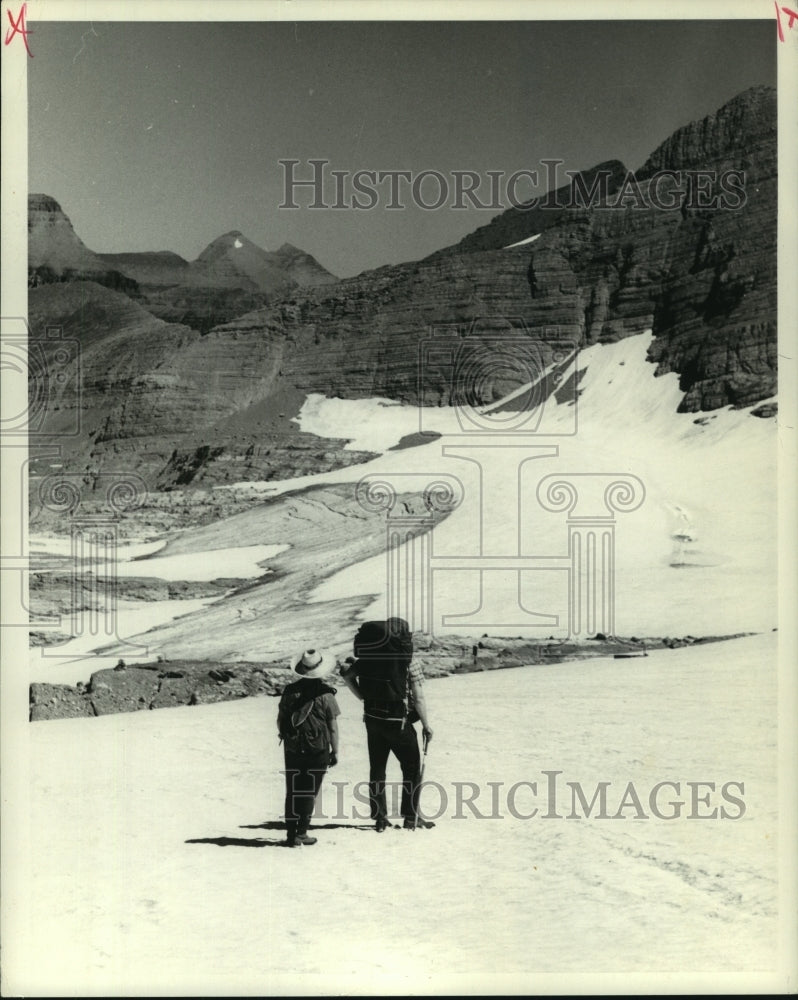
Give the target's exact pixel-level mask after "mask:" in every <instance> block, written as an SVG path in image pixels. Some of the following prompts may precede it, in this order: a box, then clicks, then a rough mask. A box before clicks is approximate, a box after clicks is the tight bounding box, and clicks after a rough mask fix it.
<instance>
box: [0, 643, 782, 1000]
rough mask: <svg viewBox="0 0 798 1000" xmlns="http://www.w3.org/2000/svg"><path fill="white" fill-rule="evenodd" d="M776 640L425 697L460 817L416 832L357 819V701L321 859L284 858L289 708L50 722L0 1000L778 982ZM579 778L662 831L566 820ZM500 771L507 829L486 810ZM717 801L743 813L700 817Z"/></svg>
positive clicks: (33, 740)
mask: <svg viewBox="0 0 798 1000" xmlns="http://www.w3.org/2000/svg"><path fill="white" fill-rule="evenodd" d="M775 648H776V643H775V635H774V634H772V633H769V634H767V635H764V636H757V637H753V638H749V639H740V640H736V641H733V642H726V643H718V644H713V645H707V646H701V647H692V648H684V649H680V650H675V651H670V650H663V651H659V652H656V653H653V654H652V655H651V656H650V657H649V658H648V659H645V660H611V659H610V660H598V661H593V662H581V663H574V664H563V665H561V666H552V667H539V668H526V669H515V670H505V671H499V672H492V673H482V674H472V675H467V676H458V677H449V678H444V679H441V680H437V681H429V682H428V683H427V698H428V702H429V705H430V712H431V719H432V723H433V726H434V729H435V737H434V740H433V742H432V744H431V747H430V752H429V757H428V763H427V771H426V777H427V778H428V779H429V781H430V782H431V784H430V785H429V786H428V787H427V788H426V789H425V791H424V794H423V798H422V803H423V806H424V808H425V809H426V811H427V813H428V814H429V813H436V812H439V811H440V810H439V802H440V801H441V800H442V799H441V796H442V794H445V795H446V796H447V798H448V805H447V806H446V808H444V810H443V815H441V816H440V818H439V819H438V821H437V826H436V828H435V829H434V830H431V831H423V832H416V833H406V832H404V831H402V830H388V831H386V832H385V834H383V835H377V834H375V833H374V832H373V831H372V830H371V829H369V828H368V823H367V822H366V821H364V820H361V819H358V818H357V817H356V816H355V815H353V812H352V810H353V808H355V809H359V810H362V806H359V805H358V804H357V802H356V801H354V799H353V797H352V785H353V784H354V783H356V782H359V781H361V780H362V779H364V778H365V777H366V776H367V754H366V749H365V745H364V739H363V729H362V723H361V722H360V719H359V712H358V708H357V706H356V704H355V701H354V699H353V698H352V697H351V695H350V694H349V693H348V692H347V691H346V690H345V689H344V690H342V691H340V692H339V695H338V700H339V703H340V705H341V708H342V710H343V715H342V719H341V723H340V726H341V734H342V736H341V755H340V756H341V762H340V764H339V766H338V767H337V768H336V769H335V770H333V771H331V773H330V775H329V777H328V779H327V780H328V784H327V787H326V795H325V796H324V798H323V800H322V801H323V803H324V806H323V808H324V812H325V816H326V818H324V819H319V820H318V821H317V825H318V829H317V831H316V832H317V836H318V838H319V840H318V844H317V845H316V846H315V847H312V848H302V849H300V850H294V851H292V850H286V849H281V843H280V842H281V840H282V836H283V835H282V832H281V829H280V823H279V820H280V815H281V808H282V801H281V795H282V793H281V776H280V774H279V773H278V772H279V770H280V767H281V758H280V752H279V749H278V744H277V740H276V733H275V728H274V719H275V711H276V702H275V701H274V700H273V699H269V698H262V699H247V700H244V701H239V702H228V703H224V704H218V705H212V706H203V707H194V708H178V709H164V710H161V711H156V712H150V713H143V712H142V713H134V714H129V715H117V716H105V717H100V718H96V719H91V720H62V721H57V722H46V723H34V724H32V725H30V726H29V727H27V734H26V735H25V742H24V744H23V747H22V749H23V750H24V752H25V758H24V759H27V760H29V763H30V814H29V820H28V821H27V822H25V821H24V817H25V813H23V814H22V817H21V818H22V819H23V822H22V825H21V827H20V829H18V830H17V831H16V833H17V840H18V841H19V843H20V854H19V855H18V864H17V866H16V868H15V869H14V872H15V873H16V876H17V877H18V878H19V880H20V881H19V883H18V884H17V883H14V881H13V878H12V879H11V880H10V882H9V884H8V887H7V891H8V892H9V893H10V899H7V902H9V903H13V905H14V907H15V909H14V912H15V913H16V914H17V917H16V920H15V931H14V934H13V936H11V937H10V938H9V939H8V940H7V941H5V942H4V975H5V993H6V995H12V994H13V995H16V992H17V991H19V992H26V993H27V994H28V995H47V996H56V995H86V996H104V995H108V996H135V995H147V994H150V995H157V994H161V993H162V994H163V995H184V996H187V995H198V996H210V995H260V996H268V995H275V994H280V993H283V994H284V993H293V994H295V995H296V994H297V993H298V994H302V993H326V994H330V993H333V994H334V993H342V994H351V995H365V994H368V993H403V992H416V993H419V992H420V993H435V992H438V993H440V992H446V991H450V992H465V993H472V994H473V993H479V992H483V991H484V992H489V993H497V992H503V991H509V992H524V993H529V992H533V991H535V990H540V989H542V988H549V989H550V988H552V984H551V981H550V979H548V978H546V976H547V974H552V973H559V974H560V975H571V976H574V975H576V976H578V975H579V974H588V973H589V974H590V975H586V978H585V979H582V980H579V979H577V981H576V983H577V986H578V987H579V988H581V989H583V990H585V989H586V990H588V991H589V992H596V985H597V980H596V974H605V973H612V972H623V973H627V974H632V973H638V972H639V973H643V972H652V973H656V977H655V978H654V979H651V980H647V982H648V983H649V985H650V984H652V983H656V984H658V985H660V986H661V985H662V984H663V983H664V982H665V981H666V977H667V976H669V975H671V974H676V973H685V974H690V977H689V979H688V981H689V982H691V983H693V984H695V983H699V984H700V983H701V982H703V983H704V984H705V985H708V986H710V987H711V988H712V989H722V988H723V984H724V982H726V980H725V979H724V976H728V975H731V974H734V973H738V972H741V971H744V972H749V973H752V974H753V978H752V980H751V982H752V983H754V984H756V986H757V987H758V988H760V989H761V988H763V987H764V988H767V985H768V983H772V982H773V980H772V979H771V978H770V973H771V971H772V970H774V969H775V967H776V963H777V961H778V954H777V948H778V933H777V905H778V870H777V842H776V840H777V838H776V833H777V788H776V780H775V774H776V770H775V768H776V745H775V730H774V725H773V720H774V716H775V711H776V688H777V684H776V680H777V678H776V673H775V670H774V666H773V664H774V660H775ZM741 737H743V738H741ZM390 768H391V769H390V770H389V779H390V780H396V778H397V777H398V771H397V770H396V767H395V762H393V763H392V764H391V765H390ZM544 771H560V772H562V773H561V774H560V775H559V776H558V777H557V781H558V782H559V786H558V787H559V794H558V799H557V803H558V804H557V805H556V807H554V810H553V811H557V812H559V813H560V814H561V815H563V818H562V819H556V818H544V816H543V815H542V814H543V813H544V812H545V811H546V809H547V805H548V803H549V802H550V800H549V799H548V798H547V796H545V795H544V790H545V788H546V784H545V783H546V780H547V779H546V777H545V776H544V774H543V772H544ZM331 781H337V782H339V783H341V786H340V791H338V790H337V789H335V788H334V787H333V786H332V785H331V784H329V782H331ZM525 781H537V782H538V787H537V797H535V796H533V794H532V792H531V790H530V789H529V788H528V787H527V786H522V787H520V788H519V790H518V792H517V798H516V800H515V806H514V808H515V811H516V813H517V814H518V816H519V817H520V816H521V814H526V813H531V811H532V808H533V807H534V805H537V806H538V807H539V808H540V813H539V814H538V815H537V816H534V817H532V818H529V819H524V818H514V817H513V816H512V815H511V814H510V811H509V809H508V806H507V803H508V801H509V798H508V795H509V788H510V786H511V785H513V784H514V783H516V782H525ZM567 781H571V782H579V783H580V785H581V787H582V788H583V790H584V792H585V794H586V795H587V798H588V799H589V798H590V796H591V793H592V790H594V789H595V788H596V785H597V783H598V782H601V781H606V782H611V783H612V784H611V786H610V787H609V801H610V806H609V810H608V812H609V813H610V815H614V814H616V813H617V812H618V811H619V810H618V804H619V802H620V800H621V797H622V793H623V791H624V790H625V789H626V788H627V785H628V784H629V783H630V782H631V783H632V784H633V785H634V788H635V790H636V792H637V793H638V795H639V797H640V799H641V802H642V803H643V806H644V812H646V813H648V814H649V818H647V819H644V818H636V813H637V810H636V808H629V807H627V808H625V809H624V810H621V811H620V815H619V816H618V817H617V818H598V817H597V816H596V815H595V813H594V814H592V815H589V816H588V817H587V818H585V817H584V815H583V814H584V811H583V810H582V809H581V807H580V808H577V810H576V811H577V812H578V813H581V814H582V815H583V818H579V819H577V818H573V819H570V818H566V817H568V816H569V815H570V806H571V803H570V797H569V793H568V786H567V785H566V784H565V783H566V782H567ZM663 781H673V782H678V783H679V792H678V794H677V793H676V791H675V790H674V789H671V788H670V787H666V788H664V789H663V791H662V794H661V796H660V798H659V804H660V807H661V812H662V813H663V814H667V813H668V812H670V810H671V806H669V805H668V803H669V802H671V801H673V800H679V799H681V800H682V801H684V802H685V803H686V804H685V806H684V807H683V811H682V814H681V815H680V816H678V817H677V818H675V819H672V820H668V819H658V818H657V817H656V816H654V815H651V810H650V808H649V804H648V796H649V793H650V790H651V789H652V788H653V787H654V786H655V785H656V784H657V783H658V782H663ZM456 782H461V783H462V782H474V783H475V784H476V786H477V788H478V789H479V793H480V798H479V799H477V800H476V805H477V806H478V807H480V809H481V811H482V812H483V814H485V813H487V815H486V818H483V819H479V818H477V817H475V816H473V815H470V810H468V809H467V808H465V807H463V808H461V810H460V811H461V814H462V815H463V816H464V817H465V818H455V813H456V812H457V809H456V788H457V786H456V784H455V783H456ZM488 782H495V783H499V785H498V786H497V787H498V789H499V792H498V794H499V798H498V802H499V808H498V809H497V810H496V812H497V813H503V814H504V818H498V816H497V817H496V818H490V812H491V810H490V809H489V808H488V803H489V801H490V796H491V794H493V793H492V792H491V791H490V788H489V786H488V785H487V783H488ZM687 782H714V783H715V784H714V790H710V789H709V788H708V786H704V787H699V789H698V793H697V794H698V795H699V798H702V797H703V796H705V795H706V796H708V799H707V800H706V804H705V803H704V802H702V801H699V803H698V806H697V808H696V809H695V810H694V809H693V805H692V803H691V795H692V792H691V790H690V786H688V785H687ZM728 782H740V783H741V784H742V786H743V787H742V789H741V788H740V787H739V786H736V787H735V794H736V795H737V797H738V798H739V799H740V801H741V802H742V803H743V805H744V812H743V811H742V809H741V807H740V805H739V804H738V805H737V806H734V805H733V803H730V802H728V801H724V799H723V798H722V797H721V794H720V789H721V786H723V785H724V784H726V783H728ZM433 783H434V784H433ZM461 787H465V786H462V785H461ZM338 796H340V810H339V807H338V804H337V797H338ZM721 806H726V807H727V818H725V819H724V818H721V817H720V814H717V815H716V818H714V819H701V820H698V819H690V818H688V816H689V815H690V814H691V813H692V812H694V811H696V812H698V813H701V814H704V813H709V812H711V810H712V809H714V808H719V807H721ZM741 812H742V815H740V814H741ZM733 817H737V818H733ZM29 864H30V865H32V868H31V869H30V870H29V869H28V867H27V866H28V865H29ZM701 977H704V978H703V979H702V978H701ZM558 982H560V983H561V982H562V980H558ZM622 982H623V985H624V986H625V987H626V988H631V987H632V986H634V984H635V983H636V982H637V980H635V979H634V978H632V979H627V980H623V981H622ZM738 982H739V981H738ZM615 988H617V986H616V987H615Z"/></svg>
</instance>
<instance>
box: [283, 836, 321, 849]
mask: <svg viewBox="0 0 798 1000" xmlns="http://www.w3.org/2000/svg"><path fill="white" fill-rule="evenodd" d="M315 843H316V838H315V837H311V836H309V835H308V834H307V833H298V834H297V835H296V837H294V840H293V843H292V842H291V841H290V840H289V841H288V844H289V846H290V847H310V845H311V844H315Z"/></svg>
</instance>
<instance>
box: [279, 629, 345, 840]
mask: <svg viewBox="0 0 798 1000" xmlns="http://www.w3.org/2000/svg"><path fill="white" fill-rule="evenodd" d="M335 666H336V661H335V657H334V656H333V655H332V654H331V653H329V652H327V651H325V650H320V649H316V648H311V649H305V650H303V651H302V652H301V653H297V655H296V656H292V657H291V660H290V668H291V671H292V673H293V674H294V675H295V676H296V678H297V679H296V680H295V681H293V682H292V683H290V684H288V685H287V686H286V688H285V690H284V691H283V694H282V697H281V698H280V707H279V709H278V711H277V728H278V730H279V732H280V740H281V741H282V743H283V749H284V754H285V772H284V773H285V825H286V836H287V843H288V846H289V847H299V846H300V845H305V846H309V845H310V844H315V843H316V838H315V837H310V836H308V827H309V826H310V818H311V816H312V815H313V806H314V803H315V801H316V796H317V795H318V793H319V789H320V788H321V783H322V781H323V780H324V775H325V774H326V773H327V768H328V767H334V766H335V765H336V764H337V763H338V721H337V720H338V716H339V715H340V714H341V710H340V708H339V707H338V702H337V701H336V700H335V693H336V692H335V688H334V687H331V686H330V685H329V684H326V683H325V678H327V677H329V676H330V674H331V673H332V672H333V670H334V669H335Z"/></svg>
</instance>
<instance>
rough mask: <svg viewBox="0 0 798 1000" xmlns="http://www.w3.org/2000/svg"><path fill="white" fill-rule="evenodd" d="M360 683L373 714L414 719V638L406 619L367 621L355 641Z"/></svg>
mask: <svg viewBox="0 0 798 1000" xmlns="http://www.w3.org/2000/svg"><path fill="white" fill-rule="evenodd" d="M354 652H355V656H356V657H357V666H356V673H357V683H358V687H359V688H360V690H361V692H362V694H363V700H364V707H365V710H366V712H367V713H368V714H369V715H377V716H381V717H382V718H386V719H397V718H399V719H404V718H407V717H408V713H410V717H411V721H416V720H417V719H418V716H417V715H416V714H415V712H414V711H413V710H412V709H409V697H410V694H409V682H408V668H409V666H410V661H411V659H412V658H413V637H412V634H411V632H410V629H409V627H408V625H407V622H406V621H405V620H404V619H403V618H389V619H388V620H387V621H370V622H364V623H363V624H362V625H361V626H360V628H359V629H358V630H357V634H356V635H355V642H354Z"/></svg>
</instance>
